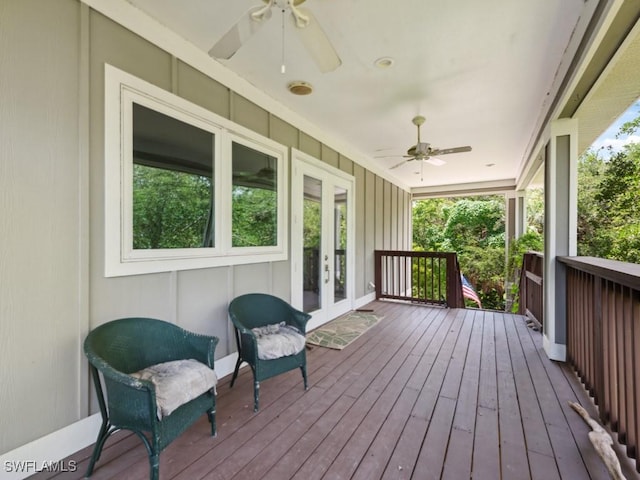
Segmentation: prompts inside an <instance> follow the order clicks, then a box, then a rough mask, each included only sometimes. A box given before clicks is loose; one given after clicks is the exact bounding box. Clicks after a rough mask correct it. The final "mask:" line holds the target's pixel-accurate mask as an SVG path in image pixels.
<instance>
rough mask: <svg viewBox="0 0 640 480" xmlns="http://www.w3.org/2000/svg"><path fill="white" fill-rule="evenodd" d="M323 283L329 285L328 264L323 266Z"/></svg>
mask: <svg viewBox="0 0 640 480" xmlns="http://www.w3.org/2000/svg"><path fill="white" fill-rule="evenodd" d="M324 283H329V264H328V263H325V264H324Z"/></svg>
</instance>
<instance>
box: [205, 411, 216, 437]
mask: <svg viewBox="0 0 640 480" xmlns="http://www.w3.org/2000/svg"><path fill="white" fill-rule="evenodd" d="M207 416H208V417H209V423H210V424H211V436H212V437H215V436H216V434H217V431H216V410H215V408H212V409H211V410H208V411H207Z"/></svg>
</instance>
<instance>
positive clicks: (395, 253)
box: [375, 250, 456, 258]
mask: <svg viewBox="0 0 640 480" xmlns="http://www.w3.org/2000/svg"><path fill="white" fill-rule="evenodd" d="M375 253H377V254H379V255H384V256H387V257H436V258H447V257H451V256H455V255H456V253H455V252H416V251H414V250H375Z"/></svg>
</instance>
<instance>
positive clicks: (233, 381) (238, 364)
mask: <svg viewBox="0 0 640 480" xmlns="http://www.w3.org/2000/svg"><path fill="white" fill-rule="evenodd" d="M241 363H242V358H241V357H240V356H238V361H237V362H236V368H235V369H234V370H233V376H232V377H231V384H230V385H229V388H231V387H233V384H234V383H235V382H236V378H238V371H239V370H240V364H241Z"/></svg>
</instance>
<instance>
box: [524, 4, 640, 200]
mask: <svg viewBox="0 0 640 480" xmlns="http://www.w3.org/2000/svg"><path fill="white" fill-rule="evenodd" d="M638 18H640V2H638V1H636V0H600V1H599V2H597V5H595V8H594V13H593V16H592V17H591V19H590V21H589V22H588V25H586V26H585V27H584V28H585V30H584V34H583V37H582V41H581V42H579V44H578V45H576V46H575V49H574V51H573V55H572V57H571V60H570V64H569V65H568V67H567V70H566V72H565V75H564V76H562V80H561V81H560V80H559V81H558V82H557V88H556V90H555V92H556V93H555V95H553V97H552V98H553V99H552V102H551V104H550V105H549V108H548V109H547V110H546V112H547V113H546V115H545V116H544V117H543V119H542V120H541V122H540V124H539V126H540V128H539V129H538V130H537V131H536V132H534V133H533V135H532V139H531V142H530V145H529V149H528V151H527V155H526V156H525V158H524V159H523V160H524V161H523V163H522V165H521V168H520V173H519V175H518V178H517V185H518V189H523V188H527V187H528V186H530V182H534V181H535V179H536V178H539V174H538V173H539V171H540V168H541V165H542V161H543V160H542V154H541V152H542V150H543V148H544V144H545V143H546V139H545V132H546V131H548V126H549V124H550V122H551V121H552V120H554V119H559V118H571V117H572V116H573V115H574V114H576V112H577V110H578V109H579V107H580V106H581V105H582V103H584V102H585V100H586V99H587V97H588V96H589V92H590V91H591V90H592V89H593V88H594V86H595V85H596V82H598V81H599V79H601V78H602V77H603V76H604V74H606V71H607V70H608V69H607V66H608V65H609V64H610V62H611V61H612V59H613V58H614V56H615V55H616V52H617V51H618V50H619V49H620V48H621V46H622V45H623V43H625V39H626V38H627V37H628V36H629V34H630V32H632V30H633V29H634V27H635V25H636V23H637V22H638ZM569 54H570V52H567V55H569ZM636 58H638V57H636ZM558 76H559V77H560V72H558ZM636 78H637V77H636ZM629 105H630V103H628V104H627V105H626V107H628V106H629ZM626 107H623V108H620V109H619V111H618V115H619V114H621V113H622V112H623V110H624V108H626ZM602 118H604V116H603V117H602ZM595 119H596V117H593V121H594V126H591V127H588V129H587V131H588V130H589V129H591V130H594V129H595V130H598V129H600V130H599V132H598V133H597V134H596V135H595V136H594V137H593V139H592V140H591V142H592V141H593V140H595V138H597V136H598V135H599V134H600V133H602V132H603V131H604V130H605V129H606V128H607V127H608V126H609V124H610V123H611V122H609V123H608V124H605V121H604V120H601V121H595ZM614 119H615V117H614ZM596 124H597V125H600V126H599V127H596V126H595V125H596ZM587 135H588V134H587ZM591 142H590V143H589V144H588V145H590V144H591ZM580 145H581V149H580V151H581V152H582V151H583V150H584V149H583V148H582V142H581V143H580ZM588 145H587V146H588Z"/></svg>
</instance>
